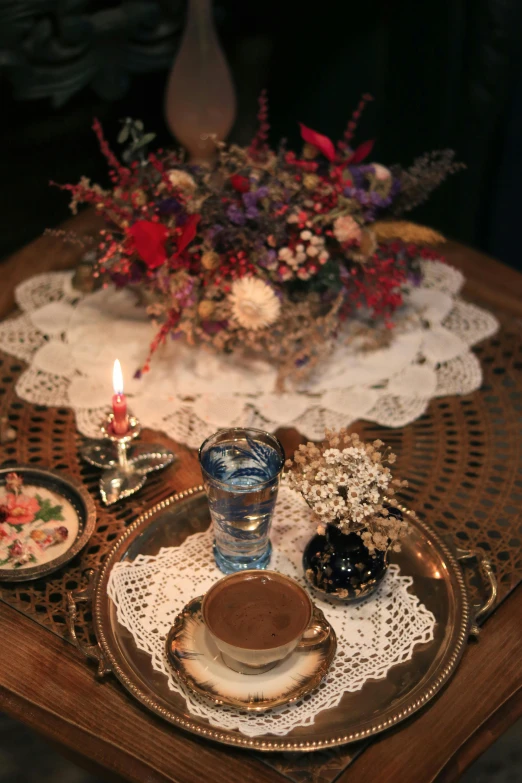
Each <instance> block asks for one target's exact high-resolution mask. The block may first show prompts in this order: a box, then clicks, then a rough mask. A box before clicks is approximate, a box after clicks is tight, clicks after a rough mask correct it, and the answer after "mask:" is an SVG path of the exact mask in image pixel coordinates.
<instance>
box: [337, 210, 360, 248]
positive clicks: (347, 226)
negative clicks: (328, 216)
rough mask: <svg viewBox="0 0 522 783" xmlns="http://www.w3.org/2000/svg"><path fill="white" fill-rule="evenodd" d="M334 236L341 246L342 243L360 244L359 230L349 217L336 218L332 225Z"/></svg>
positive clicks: (355, 222) (357, 225)
mask: <svg viewBox="0 0 522 783" xmlns="http://www.w3.org/2000/svg"><path fill="white" fill-rule="evenodd" d="M333 232H334V236H335V238H336V239H337V241H338V242H340V243H341V244H342V243H343V242H360V240H361V236H362V235H361V228H360V226H359V224H358V223H357V221H356V220H354V219H353V217H352V216H351V215H343V216H342V217H338V218H337V219H336V220H335V221H334V224H333Z"/></svg>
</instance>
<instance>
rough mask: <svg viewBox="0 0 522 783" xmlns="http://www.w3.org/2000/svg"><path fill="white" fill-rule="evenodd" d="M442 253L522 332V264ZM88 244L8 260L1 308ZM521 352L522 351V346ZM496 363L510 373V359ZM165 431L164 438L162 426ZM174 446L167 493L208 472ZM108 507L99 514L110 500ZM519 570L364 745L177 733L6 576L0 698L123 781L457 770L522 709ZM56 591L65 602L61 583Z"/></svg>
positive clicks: (424, 775)
mask: <svg viewBox="0 0 522 783" xmlns="http://www.w3.org/2000/svg"><path fill="white" fill-rule="evenodd" d="M96 225H97V221H96V218H95V217H94V216H93V215H92V214H91V213H90V212H85V213H82V214H81V215H80V216H78V217H77V218H74V219H73V220H72V221H69V224H68V225H67V226H66V227H67V228H71V229H74V230H75V231H77V232H79V233H86V234H90V233H93V231H94V230H95V229H96ZM443 253H444V255H445V257H446V258H447V260H448V261H449V263H451V264H453V265H454V266H456V267H457V268H459V269H461V270H462V271H463V272H464V274H465V276H466V279H467V282H466V286H465V289H464V296H465V298H467V299H470V300H472V301H476V302H477V303H479V304H483V305H485V306H486V307H487V308H489V309H491V310H493V311H494V312H495V313H496V314H497V315H498V316H499V317H500V319H501V321H502V322H503V323H504V324H506V323H509V328H510V329H511V331H512V332H513V330H515V332H516V330H518V331H519V332H522V329H521V322H520V321H519V320H518V319H520V317H521V316H522V275H520V274H519V273H517V272H515V271H513V270H511V269H509V268H507V267H506V266H504V265H502V264H501V263H499V262H497V261H494V260H493V259H491V258H488V257H487V256H485V255H483V254H481V253H478V252H476V251H473V250H470V249H468V248H465V247H463V246H461V245H459V244H456V243H448V245H446V246H445V248H444V251H443ZM78 256H79V251H78V248H77V247H74V246H70V245H64V244H62V243H61V242H60V241H59V240H57V239H56V238H53V237H42V238H40V239H38V240H36V241H35V242H33V243H31V244H30V245H28V246H27V247H25V248H23V249H22V250H20V251H19V252H18V253H16V254H15V255H14V256H12V257H11V258H10V259H8V260H6V261H5V262H4V263H3V264H2V266H1V267H0V270H1V274H2V286H1V287H0V317H5V316H7V315H9V313H10V312H11V311H12V310H13V308H14V298H13V291H14V288H15V286H16V285H17V284H18V283H19V282H21V281H22V280H25V279H26V278H28V277H31V276H33V275H35V274H38V273H40V272H46V271H50V270H54V269H56V270H58V269H68V268H71V267H72V266H74V264H75V262H76V261H77V259H78ZM499 350H500V349H499ZM506 353H507V352H506ZM519 358H520V359H521V360H522V356H521V357H519ZM506 361H507V359H506ZM513 366H515V367H517V368H518V369H522V364H520V362H519V363H518V365H517V364H516V363H515V365H513ZM498 369H499V370H500V372H502V367H500V368H498ZM519 375H520V374H519ZM4 380H5V379H4ZM9 380H11V378H9ZM519 383H520V377H519ZM519 388H520V386H519ZM482 393H483V392H482V391H478V392H476V393H475V394H476V395H480V394H482ZM470 397H472V398H473V397H474V395H470ZM14 401H16V397H15V396H14V392H13V391H12V390H11V393H10V395H4V396H2V397H0V415H2V416H7V415H9V416H10V414H11V413H12V412H13V410H17V411H20V410H23V407H24V406H25V405H26V403H23V402H22V403H20V401H16V404H15V403H14ZM434 404H435V403H434ZM13 405H15V407H14V408H13ZM33 407H34V406H33ZM64 415H65V414H64ZM441 415H442V414H441ZM519 418H520V417H519ZM13 419H14V420H15V424H16V419H18V420H19V419H20V416H19V415H18V414H17V415H16V416H13ZM513 424H514V425H515V424H517V423H516V422H513ZM518 425H519V422H518V424H517V426H518ZM410 427H412V428H414V425H410ZM406 430H408V428H406ZM448 432H449V431H448ZM282 435H283V438H284V440H285V446H286V448H287V450H288V451H291V450H292V448H293V447H295V446H296V444H297V443H298V442H299V441H300V436H299V435H298V433H296V432H295V431H289V430H287V431H285V432H283V433H282ZM447 437H450V435H449V434H448V435H447ZM26 438H27V432H24V431H22V430H21V429H20V431H19V434H18V440H17V444H18V445H19V447H20V449H21V451H16V449H15V452H16V456H17V458H19V459H21V456H20V455H21V453H22V451H23V448H25V445H24V439H26ZM154 438H155V440H158V434H155V435H154ZM175 449H176V451H177V452H178V454H179V456H180V460H179V464H178V467H177V469H176V471H175V472H174V473H173V475H172V478H171V479H169V485H168V488H167V489H168V491H169V493H170V492H174V491H178V490H183V489H186V488H188V487H190V486H192V485H194V484H197V483H199V481H200V476H199V468H198V465H197V460H196V458H195V455H194V453H193V452H191V451H190V450H188V449H186V448H184V447H181V446H179V445H176V446H175ZM13 453H14V452H13V447H11V450H8V447H7V446H5V445H4V446H2V445H0V462H4V461H6V460H7V459H13ZM71 459H72V458H71ZM75 459H77V457H75ZM50 467H53V465H50ZM54 467H56V464H55V465H54ZM71 467H72V463H71ZM75 469H78V466H77V465H75ZM520 478H521V479H522V474H521V476H520ZM428 480H429V479H428ZM421 483H422V482H421ZM159 486H160V485H159V484H157V483H156V484H154V485H152V488H151V490H150V491H149V492H148V493H146V494H145V495H144V496H143V498H142V499H141V500H138V501H136V512H138V511H139V510H140V508H142V507H143V506H144V505H145V506H146V504H147V503H148V504H151V499H152V497H153V494H154V492H156V493H157V492H158V487H159ZM519 486H522V481H521V482H520V483H519ZM500 491H502V490H500ZM143 492H145V490H144V491H143ZM164 494H165V493H164ZM156 497H157V495H156ZM426 505H427V504H426ZM414 507H415V505H414ZM520 508H521V506H520V504H519V505H518V508H513V509H512V513H513V515H514V516H513V517H512V518H511V519H510V525H511V526H512V527H513V525H515V526H518V531H519V533H520V532H521V528H520V526H521V524H522V515H521V512H520ZM99 509H100V513H101V507H100V506H99ZM104 513H105V514H107V513H108V512H107V511H106V510H105V512H104ZM111 513H114V514H117V513H118V512H117V511H115V512H111ZM519 578H520V576H518V577H517V578H515V576H513V578H512V581H511V584H510V585H507V587H506V586H505V589H504V600H503V601H502V603H501V604H500V606H499V607H498V608H497V609H496V611H494V613H493V614H492V615H491V616H490V618H489V619H488V620H487V622H486V623H485V625H484V627H483V628H482V632H481V635H480V638H479V641H478V642H474V641H472V642H470V643H469V645H468V648H467V650H466V652H465V654H464V657H463V660H462V663H461V665H460V667H459V668H458V671H457V672H456V674H455V676H454V677H453V678H452V679H451V681H450V682H449V684H448V686H447V687H446V688H445V689H444V690H443V691H442V692H441V693H440V694H439V696H438V697H437V698H436V699H435V700H434V701H432V702H430V704H429V705H428V706H427V708H425V709H424V710H423V711H421V712H420V713H418V714H416V715H415V716H414V717H413V718H411V719H410V720H409V721H407V722H405V723H403V724H401V725H400V726H398V727H397V728H396V729H394V730H391V731H389V732H386V733H384V734H382V735H380V736H378V737H377V738H375V739H374V740H372V741H368V742H366V743H363V744H360V745H351V746H347V747H346V748H340V749H337V750H333V751H325V752H320V753H318V754H302V755H297V756H296V755H288V756H281V755H266V756H262V755H260V754H253V753H250V752H244V751H238V750H233V749H230V748H226V747H223V746H218V745H214V744H211V743H209V742H205V741H202V740H199V739H197V738H195V737H194V736H191V735H189V734H185V733H183V732H181V731H177V730H175V729H174V728H173V727H171V726H170V725H168V724H166V723H164V722H162V721H161V720H159V719H158V718H156V717H154V716H153V715H151V714H149V713H148V712H146V711H145V710H144V709H142V708H141V707H140V706H139V705H138V704H137V703H135V702H134V701H133V700H132V699H131V698H130V697H129V696H128V694H127V693H126V692H124V691H123V689H122V688H121V687H120V686H119V685H118V683H117V682H116V681H114V680H112V679H111V678H109V679H107V680H105V681H103V682H100V681H97V680H96V679H95V677H94V669H93V667H92V666H91V665H90V664H89V663H88V662H87V661H86V659H85V658H84V657H83V656H82V655H81V654H80V653H79V652H78V651H77V650H76V648H75V647H74V646H73V645H72V644H71V643H70V640H67V639H66V638H64V637H65V636H66V634H65V633H63V635H62V634H60V633H59V632H57V631H56V627H54V628H51V627H46V626H45V623H43V622H39V621H38V620H39V617H38V607H37V606H35V605H32V609H33V610H34V611H33V614H32V615H31V612H30V611H29V610H27V611H26V607H25V605H24V603H23V602H24V601H26V602H28V603H30V602H31V601H30V597H29V598H24V597H23V593H20V592H19V593H18V594H17V601H18V603H16V602H14V601H13V598H12V595H11V594H9V593H8V592H7V591H5V590H4V589H3V588H0V595H1V598H2V600H1V601H0V660H1V661H2V666H0V707H1V709H2V710H3V711H4V712H6V713H7V714H9V715H11V716H12V717H14V718H16V719H18V720H20V721H22V722H23V723H25V724H27V725H28V726H30V727H31V728H33V729H34V730H36V731H37V732H39V733H40V734H42V735H43V736H44V737H46V738H47V739H48V740H50V741H51V742H53V743H54V744H56V745H57V746H59V749H60V750H61V751H62V752H63V753H64V754H66V755H69V756H70V757H72V758H74V760H75V761H77V762H78V763H80V764H81V765H83V766H85V767H87V768H89V769H91V770H93V771H98V773H99V774H100V775H101V776H102V777H104V778H107V777H109V778H112V779H116V780H120V779H123V780H130V781H136V783H138V782H139V783H143V781H147V783H160V781H161V783H166V781H176V782H177V783H198V782H199V781H200V780H205V779H208V780H211V781H213V783H250V782H251V783H277V782H278V781H281V783H283V781H287V780H288V779H290V780H292V781H295V782H296V783H301V781H303V783H304V781H314V783H332V781H333V780H334V779H336V780H338V781H339V782H340V783H352V781H353V782H354V783H355V782H357V783H359V781H361V780H362V781H364V780H376V781H377V780H378V781H379V783H397V781H400V782H401V783H428V782H429V781H434V780H437V781H453V780H457V779H458V778H459V776H460V774H461V773H462V772H463V770H464V769H466V767H467V766H468V765H469V764H470V763H471V762H472V761H473V760H474V759H475V758H476V757H477V756H478V755H479V754H480V753H482V752H483V751H484V750H485V749H486V748H487V747H488V746H489V745H490V744H491V743H492V742H493V741H494V740H495V738H496V737H498V736H499V735H500V734H501V733H502V732H503V731H504V730H505V729H506V728H507V727H509V726H510V725H511V724H512V723H513V722H514V721H515V720H516V719H517V718H518V717H519V716H520V715H522V667H521V666H520V649H521V648H522V588H520V587H514V585H515V584H518V579H519ZM64 584H65V583H64ZM508 588H509V589H508ZM47 598H48V600H49V601H52V600H53V599H52V595H49V596H47ZM59 598H60V596H58V598H57V599H56V600H58V599H59ZM35 620H36V621H35ZM57 622H58V620H57ZM53 630H54V632H53Z"/></svg>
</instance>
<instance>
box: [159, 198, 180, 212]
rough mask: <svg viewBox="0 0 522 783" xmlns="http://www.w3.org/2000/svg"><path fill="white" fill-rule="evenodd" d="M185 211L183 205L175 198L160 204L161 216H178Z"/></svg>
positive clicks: (164, 200)
mask: <svg viewBox="0 0 522 783" xmlns="http://www.w3.org/2000/svg"><path fill="white" fill-rule="evenodd" d="M182 209H183V205H182V204H180V202H179V201H178V200H177V199H175V198H165V199H163V200H162V201H160V202H159V204H158V211H159V213H160V215H177V214H178V213H179V212H181V210H182Z"/></svg>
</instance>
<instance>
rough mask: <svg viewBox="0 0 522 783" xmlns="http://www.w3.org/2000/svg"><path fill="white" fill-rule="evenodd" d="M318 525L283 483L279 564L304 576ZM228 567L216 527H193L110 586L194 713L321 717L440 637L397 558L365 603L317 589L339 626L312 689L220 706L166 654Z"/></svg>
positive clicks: (274, 564)
mask: <svg viewBox="0 0 522 783" xmlns="http://www.w3.org/2000/svg"><path fill="white" fill-rule="evenodd" d="M313 527H314V526H313V524H312V521H311V512H310V510H309V508H308V506H307V505H306V503H305V502H304V501H303V499H302V498H301V496H300V495H298V494H297V493H295V492H293V491H291V490H290V489H288V488H287V487H284V486H283V487H282V488H281V490H280V493H279V498H278V502H277V506H276V513H275V516H274V522H273V528H272V535H271V540H272V545H273V548H274V549H273V554H272V560H271V563H270V568H273V569H275V570H276V571H280V572H282V573H284V574H288V575H289V576H292V577H294V578H295V579H297V581H299V582H300V583H301V584H303V585H304V584H305V582H304V578H303V574H302V565H301V558H302V553H303V549H304V547H305V545H306V543H307V542H308V540H309V538H310V536H311V535H312V532H313ZM221 576H223V574H222V573H221V572H220V571H219V570H218V569H217V567H216V565H215V563H214V558H213V554H212V533H211V530H210V529H209V530H208V531H206V532H204V533H196V534H194V535H192V536H189V537H188V538H187V539H186V540H185V542H184V543H183V544H182V545H181V546H180V547H168V548H163V549H161V550H160V552H159V554H158V555H155V556H143V555H138V556H137V557H136V559H135V560H134V561H132V562H129V561H123V562H120V563H117V564H116V565H115V566H114V568H113V570H112V572H111V575H110V579H109V587H108V591H109V596H110V597H111V599H112V600H113V601H114V603H115V604H116V607H117V616H118V621H119V622H120V623H121V624H122V625H124V626H125V628H127V629H128V630H129V631H130V633H131V634H132V636H133V638H134V641H135V642H136V645H137V646H138V647H139V649H140V650H143V651H145V652H146V653H148V654H149V655H150V656H151V660H152V666H153V668H154V670H155V671H157V672H162V673H163V674H164V675H165V676H166V677H168V684H169V688H170V689H171V690H173V691H176V692H178V693H180V694H181V695H182V696H183V697H184V698H185V699H186V702H187V707H188V709H189V711H190V712H191V713H192V714H193V715H197V716H198V717H200V718H204V719H206V720H208V721H209V723H210V724H211V725H212V726H216V727H220V728H227V729H238V730H239V731H241V732H242V733H243V734H246V735H248V736H250V737H255V736H258V735H260V734H267V733H270V734H279V735H282V734H286V733H287V732H289V731H290V730H291V729H292V728H295V727H296V726H306V725H309V724H312V723H314V720H315V716H316V715H317V713H319V712H321V710H326V709H329V708H331V707H335V706H336V705H337V704H339V702H340V701H341V698H342V696H343V694H344V693H345V692H347V691H348V692H353V691H358V690H360V689H361V688H362V687H363V685H364V683H365V682H366V681H367V680H370V679H372V680H380V679H383V678H384V677H386V675H387V672H388V671H389V670H390V668H391V667H392V666H395V665H396V664H398V663H403V662H404V661H408V660H409V659H410V658H411V657H412V655H413V650H414V647H415V645H417V644H421V643H426V642H430V641H431V640H432V639H433V629H434V627H435V622H436V621H435V617H434V616H433V614H432V613H431V612H430V611H428V610H427V609H426V607H424V606H423V605H422V604H420V603H419V600H418V599H417V598H416V597H415V595H413V594H412V593H411V592H410V591H409V589H408V588H410V587H411V585H412V584H413V579H412V577H410V576H402V575H401V574H400V572H399V567H398V566H396V565H391V566H390V567H389V569H388V572H387V574H386V577H385V578H384V580H383V582H382V584H381V586H380V587H379V589H378V590H377V592H376V593H375V594H374V595H373V596H372V597H370V598H368V599H367V600H366V601H364V602H362V603H360V604H358V605H356V606H353V605H352V606H345V607H343V606H339V605H334V604H333V603H332V602H330V601H325V600H322V599H319V600H318V599H317V597H316V596H314V600H315V601H316V603H317V605H318V606H319V607H320V608H321V609H322V610H323V612H324V614H325V616H326V618H327V619H328V621H329V622H330V623H331V625H332V626H333V627H334V629H335V632H336V634H337V652H336V655H335V658H334V661H333V664H332V666H331V668H330V671H329V673H328V675H327V676H326V678H325V679H324V680H323V682H322V683H321V685H320V686H319V687H318V689H317V690H316V691H315V692H314V694H313V696H312V698H306V697H305V698H304V699H302V700H300V701H297V702H296V703H295V704H290V705H287V706H285V707H279V708H277V709H275V710H270V711H268V712H264V713H261V714H258V713H245V712H240V711H239V710H237V709H234V708H232V707H219V708H218V707H216V706H215V705H214V704H213V703H212V702H207V701H206V700H205V699H204V698H202V697H200V696H198V695H197V694H194V693H192V692H191V691H189V690H188V689H186V688H185V686H183V684H182V683H180V682H179V681H178V680H177V679H176V677H175V675H174V674H173V673H172V670H171V669H170V667H169V665H168V663H167V660H166V656H165V639H166V636H167V633H168V631H169V629H170V627H171V626H172V625H173V622H174V618H175V617H176V615H177V614H178V613H179V612H180V611H181V610H182V609H183V607H184V606H185V605H186V604H187V603H188V602H189V601H190V600H191V599H192V598H194V597H196V596H197V595H202V594H203V593H205V592H206V591H207V590H208V588H209V587H210V586H211V585H212V584H213V583H214V582H215V581H216V580H217V579H219V578H220V577H221Z"/></svg>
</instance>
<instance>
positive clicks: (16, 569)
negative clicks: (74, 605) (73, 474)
mask: <svg viewBox="0 0 522 783" xmlns="http://www.w3.org/2000/svg"><path fill="white" fill-rule="evenodd" d="M95 523H96V510H95V506H94V503H93V501H92V499H91V497H90V496H89V494H88V493H87V492H86V490H85V489H84V488H83V487H82V486H81V485H80V484H78V483H77V482H76V481H74V480H73V479H71V478H69V477H67V476H64V475H62V474H61V473H57V472H55V471H52V470H42V469H40V468H35V467H31V466H24V465H20V466H16V467H10V468H2V469H0V581H4V582H21V581H26V580H29V579H38V578H39V577H42V576H46V575H47V574H50V573H51V572H52V571H56V570H57V569H58V568H60V567H61V566H62V565H63V564H64V563H67V562H68V561H69V560H71V558H73V557H74V556H75V555H76V554H77V553H78V552H79V551H80V549H82V547H84V546H85V544H86V543H87V541H88V540H89V538H90V537H91V535H92V533H93V530H94V526H95Z"/></svg>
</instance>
